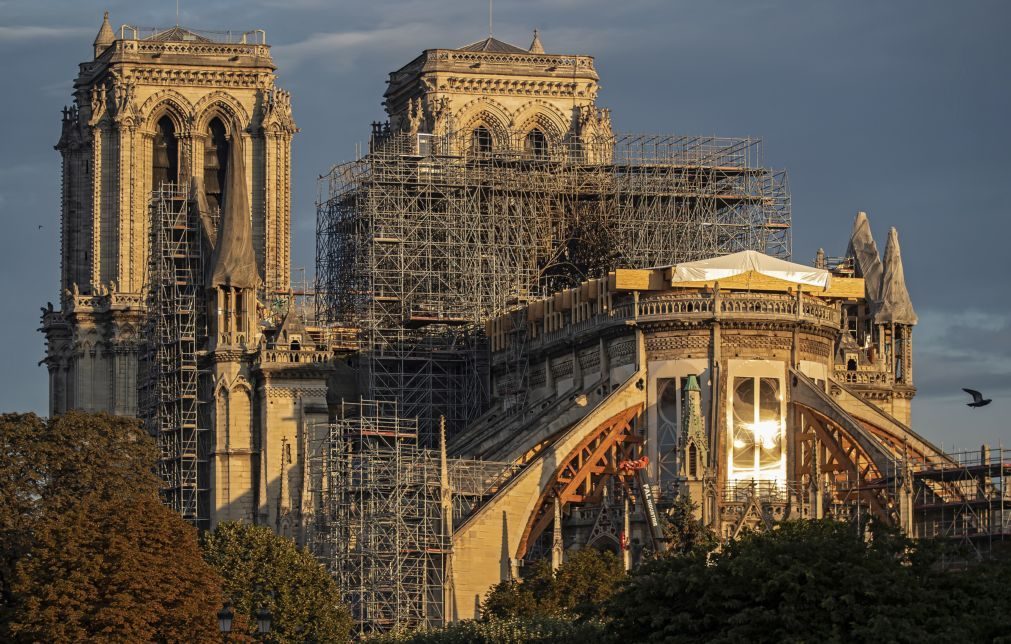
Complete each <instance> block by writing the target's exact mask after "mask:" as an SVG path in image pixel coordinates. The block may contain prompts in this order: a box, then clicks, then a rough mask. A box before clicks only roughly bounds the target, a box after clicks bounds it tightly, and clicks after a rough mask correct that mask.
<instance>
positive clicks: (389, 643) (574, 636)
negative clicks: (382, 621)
mask: <svg viewBox="0 0 1011 644" xmlns="http://www.w3.org/2000/svg"><path fill="white" fill-rule="evenodd" d="M602 635H603V625H602V623H601V622H600V621H598V620H590V621H581V622H577V621H574V620H572V619H571V618H561V617H545V616H537V617H525V618H522V619H519V618H516V619H491V620H485V621H474V620H466V621H462V622H457V623H456V624H452V625H450V626H447V627H446V628H444V629H440V630H435V631H419V632H416V633H409V634H401V635H386V636H383V637H378V638H375V639H372V640H369V641H370V642H377V643H382V644H400V643H408V642H409V643H411V644H456V643H459V644H525V643H527V642H532V643H541V642H543V643H545V644H546V643H548V642H551V643H555V644H570V643H571V644H588V643H591V642H594V641H599V640H600V638H601V636H602Z"/></svg>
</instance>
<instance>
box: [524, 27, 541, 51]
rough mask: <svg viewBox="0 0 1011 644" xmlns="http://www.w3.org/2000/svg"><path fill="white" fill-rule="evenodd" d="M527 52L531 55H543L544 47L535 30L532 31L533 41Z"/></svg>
mask: <svg viewBox="0 0 1011 644" xmlns="http://www.w3.org/2000/svg"><path fill="white" fill-rule="evenodd" d="M528 51H529V52H530V53H531V54H543V53H544V45H542V44H541V36H540V34H539V33H537V30H536V29H534V40H533V42H532V43H530V49H529V50H528Z"/></svg>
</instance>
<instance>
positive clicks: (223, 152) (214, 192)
mask: <svg viewBox="0 0 1011 644" xmlns="http://www.w3.org/2000/svg"><path fill="white" fill-rule="evenodd" d="M228 145H229V143H228V138H227V135H226V131H225V124H224V123H222V122H221V119H218V118H213V119H211V122H210V123H209V124H208V125H207V143H206V145H205V147H204V192H205V193H206V194H207V205H208V206H210V208H211V211H212V212H213V211H214V210H215V209H218V208H221V206H222V204H224V203H225V170H227V169H228Z"/></svg>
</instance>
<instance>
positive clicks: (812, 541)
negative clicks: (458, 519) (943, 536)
mask: <svg viewBox="0 0 1011 644" xmlns="http://www.w3.org/2000/svg"><path fill="white" fill-rule="evenodd" d="M929 550H930V548H925V549H922V550H921V549H920V548H918V547H917V546H916V544H914V543H912V542H910V541H908V540H906V539H905V538H903V537H901V536H900V535H898V534H897V533H896V532H894V531H889V530H885V529H881V528H878V529H877V530H876V531H875V536H874V538H873V539H871V540H869V541H868V540H866V539H864V538H863V537H862V535H858V534H857V533H856V531H855V530H854V528H853V527H852V526H851V525H849V524H843V523H838V522H834V521H828V520H826V521H794V522H785V523H782V524H780V525H779V526H778V528H777V529H775V530H772V531H769V532H764V533H758V534H754V533H752V534H747V535H744V536H743V537H742V538H740V539H739V540H736V541H732V542H730V543H729V544H727V545H726V547H725V548H724V549H723V551H722V552H719V553H716V554H713V555H707V554H706V553H705V552H702V551H700V550H693V551H689V552H688V553H687V554H684V555H680V556H671V557H665V558H661V559H658V560H655V561H652V562H649V563H647V564H646V565H644V566H642V567H641V569H640V570H639V571H637V572H636V574H634V575H633V576H632V578H631V579H630V580H629V582H628V584H627V585H626V586H625V587H624V588H623V589H622V590H621V591H620V592H619V593H618V594H617V595H615V596H614V597H613V599H612V600H611V602H610V605H609V607H608V610H607V613H608V615H609V616H610V617H611V618H612V621H611V623H610V625H609V627H608V628H609V631H610V632H611V634H612V635H613V637H614V638H615V639H622V640H625V641H637V642H660V641H663V642H698V641H713V642H730V641H786V642H791V641H792V642H797V641H829V642H839V641H892V642H916V641H920V640H922V641H990V640H991V639H992V638H993V636H994V635H997V634H1000V633H1001V632H1002V631H1001V630H1000V628H1001V627H1002V626H1003V627H1004V628H1007V627H1008V625H1009V620H1008V618H1007V614H1008V607H1009V605H1011V601H1009V600H1008V599H1006V593H1005V592H1003V590H1002V587H1001V586H1000V584H999V583H997V582H996V581H995V580H996V579H998V578H999V575H998V574H997V573H987V575H989V576H987V575H984V576H978V575H971V576H966V575H956V574H952V573H949V572H944V571H943V570H941V569H940V568H939V567H938V566H937V565H936V563H937V560H936V557H933V556H930V553H929V552H928V551H929ZM921 555H923V556H921ZM988 580H990V581H988ZM991 582H992V583H991ZM946 587H947V589H946V590H942V589H945V588H946ZM974 593H975V597H977V598H978V597H982V598H984V600H985V601H984V602H983V605H985V606H986V610H987V612H980V611H979V610H978V609H976V610H974V609H973V608H972V605H971V604H972V602H971V601H969V600H968V599H966V598H969V597H973V596H974V595H973V594H974ZM960 597H961V598H962V599H959V598H960ZM995 611H1002V612H1001V613H1000V614H999V615H998V614H996V613H995ZM981 622H982V623H983V624H982V625H981V624H980V623H981ZM1003 632H1008V631H1003ZM979 635H983V636H984V637H983V638H982V639H981V638H980V637H978V636H979Z"/></svg>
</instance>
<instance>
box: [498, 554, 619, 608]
mask: <svg viewBox="0 0 1011 644" xmlns="http://www.w3.org/2000/svg"><path fill="white" fill-rule="evenodd" d="M624 578H625V571H624V570H623V568H622V565H621V561H620V560H619V559H618V558H617V557H616V556H615V555H614V554H612V553H610V552H600V551H597V550H594V549H592V548H587V549H583V550H578V551H576V552H574V553H572V554H570V555H568V559H567V560H566V561H565V563H563V564H562V565H561V566H559V568H558V571H557V572H555V573H552V571H551V566H550V565H548V563H547V562H546V561H540V562H537V563H536V564H534V566H533V568H532V569H531V571H530V572H529V573H528V574H527V575H526V576H525V577H524V578H523V580H522V581H519V582H517V581H511V580H510V581H503V582H501V583H499V584H498V585H496V586H495V587H494V588H492V590H491V591H490V592H489V593H488V596H487V597H486V598H485V601H484V603H483V604H482V606H481V613H482V615H484V616H485V617H486V618H487V619H497V620H510V619H514V618H530V617H564V616H579V617H590V616H599V615H600V612H601V610H602V607H603V605H604V603H605V601H606V600H607V599H608V598H610V596H611V595H612V594H613V593H614V592H615V591H616V590H617V588H618V586H619V585H620V584H621V582H622V580H623V579H624Z"/></svg>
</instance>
